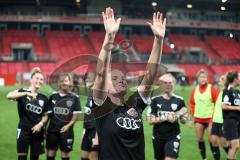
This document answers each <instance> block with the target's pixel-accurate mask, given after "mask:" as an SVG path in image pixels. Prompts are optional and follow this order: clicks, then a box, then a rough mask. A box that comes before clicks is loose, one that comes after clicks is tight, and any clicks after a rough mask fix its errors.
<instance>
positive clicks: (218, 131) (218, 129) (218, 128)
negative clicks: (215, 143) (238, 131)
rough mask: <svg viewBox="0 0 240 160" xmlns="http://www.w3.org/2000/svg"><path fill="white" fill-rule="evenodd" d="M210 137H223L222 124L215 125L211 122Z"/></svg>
mask: <svg viewBox="0 0 240 160" xmlns="http://www.w3.org/2000/svg"><path fill="white" fill-rule="evenodd" d="M211 135H214V136H218V137H224V134H223V124H222V123H215V122H213V124H212V130H211Z"/></svg>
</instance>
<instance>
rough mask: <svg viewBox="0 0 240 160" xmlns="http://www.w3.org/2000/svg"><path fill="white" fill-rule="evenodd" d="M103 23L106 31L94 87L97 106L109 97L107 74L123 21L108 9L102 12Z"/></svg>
mask: <svg viewBox="0 0 240 160" xmlns="http://www.w3.org/2000/svg"><path fill="white" fill-rule="evenodd" d="M102 17H103V23H104V27H105V30H106V34H105V38H104V42H103V45H102V48H101V51H100V53H99V56H98V62H97V71H96V79H95V81H94V85H93V98H94V101H95V102H96V103H97V104H101V103H103V101H104V100H105V99H106V97H107V91H108V88H107V74H108V71H109V64H110V58H111V46H112V45H113V42H114V39H115V35H116V33H117V32H118V29H119V25H120V21H121V19H120V18H119V19H117V20H115V19H114V13H113V9H111V8H106V11H105V13H104V12H102Z"/></svg>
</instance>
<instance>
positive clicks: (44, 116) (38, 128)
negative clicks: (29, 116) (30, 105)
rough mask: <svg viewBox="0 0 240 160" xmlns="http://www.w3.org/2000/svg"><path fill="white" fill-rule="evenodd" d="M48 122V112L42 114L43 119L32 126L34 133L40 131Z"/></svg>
mask: <svg viewBox="0 0 240 160" xmlns="http://www.w3.org/2000/svg"><path fill="white" fill-rule="evenodd" d="M47 122H48V114H44V115H43V116H42V120H41V121H40V122H39V123H38V124H36V125H35V126H34V127H33V128H32V133H35V132H40V131H41V129H42V127H43V126H44V125H46V124H47Z"/></svg>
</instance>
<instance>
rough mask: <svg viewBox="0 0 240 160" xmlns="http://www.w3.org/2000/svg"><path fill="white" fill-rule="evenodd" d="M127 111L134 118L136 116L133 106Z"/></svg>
mask: <svg viewBox="0 0 240 160" xmlns="http://www.w3.org/2000/svg"><path fill="white" fill-rule="evenodd" d="M127 113H128V114H129V115H130V116H132V117H134V118H137V117H138V112H137V111H136V110H135V109H134V108H130V109H129V110H128V111H127Z"/></svg>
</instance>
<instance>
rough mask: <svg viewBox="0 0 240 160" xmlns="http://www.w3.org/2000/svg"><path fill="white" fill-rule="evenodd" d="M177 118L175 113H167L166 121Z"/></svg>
mask: <svg viewBox="0 0 240 160" xmlns="http://www.w3.org/2000/svg"><path fill="white" fill-rule="evenodd" d="M177 119H178V118H177V115H176V114H169V115H168V116H167V121H168V122H170V123H174V122H176V120H177Z"/></svg>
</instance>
